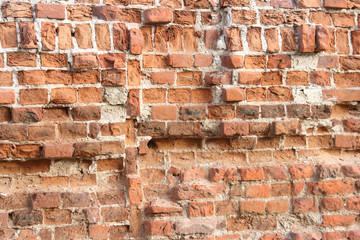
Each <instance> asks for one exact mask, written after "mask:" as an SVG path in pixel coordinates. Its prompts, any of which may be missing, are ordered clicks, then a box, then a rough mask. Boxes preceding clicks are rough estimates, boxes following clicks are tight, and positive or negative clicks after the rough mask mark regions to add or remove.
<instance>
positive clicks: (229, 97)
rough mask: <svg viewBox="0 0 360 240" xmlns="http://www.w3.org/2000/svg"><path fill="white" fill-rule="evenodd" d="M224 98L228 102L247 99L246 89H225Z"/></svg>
mask: <svg viewBox="0 0 360 240" xmlns="http://www.w3.org/2000/svg"><path fill="white" fill-rule="evenodd" d="M223 100H224V101H226V102H239V101H244V100H245V91H244V89H242V88H227V89H223Z"/></svg>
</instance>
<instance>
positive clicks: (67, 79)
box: [29, 70, 72, 85]
mask: <svg viewBox="0 0 360 240" xmlns="http://www.w3.org/2000/svg"><path fill="white" fill-rule="evenodd" d="M29 74H31V72H29ZM40 76H41V79H38V81H41V80H42V75H40ZM40 76H39V77H40ZM45 77H46V83H47V84H65V85H70V84H72V73H71V72H69V71H61V70H48V71H46V74H45Z"/></svg>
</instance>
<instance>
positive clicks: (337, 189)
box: [307, 180, 355, 195]
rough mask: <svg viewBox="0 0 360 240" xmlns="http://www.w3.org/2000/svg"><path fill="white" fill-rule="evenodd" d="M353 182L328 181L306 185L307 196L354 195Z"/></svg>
mask: <svg viewBox="0 0 360 240" xmlns="http://www.w3.org/2000/svg"><path fill="white" fill-rule="evenodd" d="M354 192H355V187H354V182H352V181H349V180H329V181H322V182H309V183H307V194H315V195H321V194H325V195H334V194H349V193H354Z"/></svg>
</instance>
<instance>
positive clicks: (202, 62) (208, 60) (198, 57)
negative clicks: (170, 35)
mask: <svg viewBox="0 0 360 240" xmlns="http://www.w3.org/2000/svg"><path fill="white" fill-rule="evenodd" d="M212 63H213V56H212V55H210V54H195V56H194V66H195V67H210V66H211V65H212Z"/></svg>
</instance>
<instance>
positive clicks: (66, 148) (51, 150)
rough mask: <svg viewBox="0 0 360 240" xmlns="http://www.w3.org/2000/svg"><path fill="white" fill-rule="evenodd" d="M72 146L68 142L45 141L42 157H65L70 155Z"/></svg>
mask: <svg viewBox="0 0 360 240" xmlns="http://www.w3.org/2000/svg"><path fill="white" fill-rule="evenodd" d="M72 155H73V147H72V144H70V143H63V144H59V143H55V144H52V143H46V144H45V145H44V147H43V156H44V158H66V157H72Z"/></svg>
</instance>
